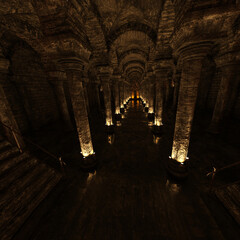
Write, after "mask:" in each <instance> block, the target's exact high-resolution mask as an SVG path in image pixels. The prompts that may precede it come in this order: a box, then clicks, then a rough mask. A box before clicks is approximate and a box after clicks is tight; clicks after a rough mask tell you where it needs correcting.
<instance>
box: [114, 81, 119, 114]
mask: <svg viewBox="0 0 240 240" xmlns="http://www.w3.org/2000/svg"><path fill="white" fill-rule="evenodd" d="M114 92H115V114H120V97H119V82H118V80H117V79H115V85H114Z"/></svg>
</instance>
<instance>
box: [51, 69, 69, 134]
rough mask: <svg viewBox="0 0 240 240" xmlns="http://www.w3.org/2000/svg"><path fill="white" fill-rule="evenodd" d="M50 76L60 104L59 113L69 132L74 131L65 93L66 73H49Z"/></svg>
mask: <svg viewBox="0 0 240 240" xmlns="http://www.w3.org/2000/svg"><path fill="white" fill-rule="evenodd" d="M48 74H49V76H50V79H49V81H50V83H51V84H52V85H53V89H54V92H55V96H56V100H57V103H58V107H59V111H60V114H61V116H62V119H63V120H64V122H65V124H66V126H67V128H68V129H69V130H72V129H73V125H72V121H71V118H70V114H69V110H68V105H67V100H66V95H65V91H64V84H63V83H64V81H66V78H67V76H66V73H65V72H61V71H49V72H48Z"/></svg>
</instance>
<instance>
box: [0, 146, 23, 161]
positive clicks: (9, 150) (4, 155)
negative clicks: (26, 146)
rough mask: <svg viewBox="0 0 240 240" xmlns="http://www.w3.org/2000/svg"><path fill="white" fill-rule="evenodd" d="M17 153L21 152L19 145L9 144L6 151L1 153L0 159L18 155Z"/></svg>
mask: <svg viewBox="0 0 240 240" xmlns="http://www.w3.org/2000/svg"><path fill="white" fill-rule="evenodd" d="M17 153H19V150H18V148H17V147H11V146H7V147H6V148H4V151H3V152H1V153H0V161H2V160H4V159H5V158H9V157H11V156H12V155H16V154H17Z"/></svg>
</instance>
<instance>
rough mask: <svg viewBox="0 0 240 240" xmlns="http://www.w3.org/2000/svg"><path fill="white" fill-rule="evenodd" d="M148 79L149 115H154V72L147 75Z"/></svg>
mask: <svg viewBox="0 0 240 240" xmlns="http://www.w3.org/2000/svg"><path fill="white" fill-rule="evenodd" d="M147 77H148V86H149V89H148V99H149V109H148V113H149V114H154V80H153V77H154V76H153V72H148V73H147Z"/></svg>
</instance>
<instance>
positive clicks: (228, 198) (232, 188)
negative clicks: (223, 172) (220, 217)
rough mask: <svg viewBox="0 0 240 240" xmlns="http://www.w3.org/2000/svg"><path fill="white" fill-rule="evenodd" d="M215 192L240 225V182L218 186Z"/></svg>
mask: <svg viewBox="0 0 240 240" xmlns="http://www.w3.org/2000/svg"><path fill="white" fill-rule="evenodd" d="M215 194H216V196H217V198H218V199H219V200H220V201H221V203H222V204H223V205H224V207H225V208H226V209H227V210H228V212H229V213H230V214H231V216H232V217H233V218H234V219H235V221H236V222H237V223H238V224H239V226H240V182H237V183H233V184H229V185H227V186H224V187H221V188H218V189H216V190H215Z"/></svg>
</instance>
